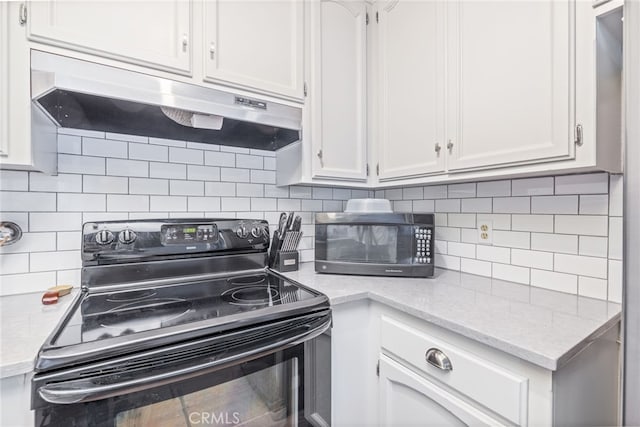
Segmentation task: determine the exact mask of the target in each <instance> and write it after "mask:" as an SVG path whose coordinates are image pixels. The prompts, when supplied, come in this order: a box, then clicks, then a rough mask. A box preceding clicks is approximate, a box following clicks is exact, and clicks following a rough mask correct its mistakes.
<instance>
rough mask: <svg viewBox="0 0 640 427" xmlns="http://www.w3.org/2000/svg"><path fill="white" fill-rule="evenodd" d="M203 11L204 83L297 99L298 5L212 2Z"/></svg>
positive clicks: (299, 63) (300, 48)
mask: <svg viewBox="0 0 640 427" xmlns="http://www.w3.org/2000/svg"><path fill="white" fill-rule="evenodd" d="M204 7H205V14H204V26H205V30H204V32H205V40H204V49H205V55H206V58H207V59H206V61H205V77H206V78H207V79H208V80H214V81H222V82H225V83H232V84H235V85H238V86H242V87H247V88H249V89H257V90H259V91H262V92H270V93H274V94H278V95H285V96H289V97H294V98H302V96H303V94H302V87H303V81H302V71H303V65H304V64H303V56H302V55H303V40H304V38H303V37H304V36H303V7H304V3H303V2H301V1H298V0H287V1H285V0H278V1H238V0H211V1H206V2H204Z"/></svg>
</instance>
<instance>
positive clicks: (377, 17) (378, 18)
mask: <svg viewBox="0 0 640 427" xmlns="http://www.w3.org/2000/svg"><path fill="white" fill-rule="evenodd" d="M376 22H380V17H379V16H378V12H376Z"/></svg>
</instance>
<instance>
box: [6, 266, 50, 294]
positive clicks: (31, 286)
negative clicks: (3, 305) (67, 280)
mask: <svg viewBox="0 0 640 427" xmlns="http://www.w3.org/2000/svg"><path fill="white" fill-rule="evenodd" d="M58 283H60V282H57V281H56V273H55V271H49V272H46V273H26V274H8V273H5V272H4V270H3V271H2V280H0V284H1V287H0V294H1V295H16V294H25V293H30V292H41V291H45V290H47V289H48V288H50V287H52V286H55V285H56V284H58Z"/></svg>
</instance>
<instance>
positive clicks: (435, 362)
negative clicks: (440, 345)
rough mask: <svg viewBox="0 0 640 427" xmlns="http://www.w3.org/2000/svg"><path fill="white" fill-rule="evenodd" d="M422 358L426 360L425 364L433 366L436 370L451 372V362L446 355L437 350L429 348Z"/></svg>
mask: <svg viewBox="0 0 640 427" xmlns="http://www.w3.org/2000/svg"><path fill="white" fill-rule="evenodd" d="M424 358H425V359H426V360H427V363H428V364H430V365H432V366H435V367H436V368H438V369H440V370H443V371H453V365H452V364H451V360H449V357H447V355H446V354H444V353H443V352H442V350H439V349H437V348H430V349H429V350H427V353H426V354H425V355H424Z"/></svg>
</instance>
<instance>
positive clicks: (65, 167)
mask: <svg viewBox="0 0 640 427" xmlns="http://www.w3.org/2000/svg"><path fill="white" fill-rule="evenodd" d="M105 160H106V159H105V158H104V157H87V156H74V155H70V154H58V173H78V174H87V175H104V174H105V164H106V163H105Z"/></svg>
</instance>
